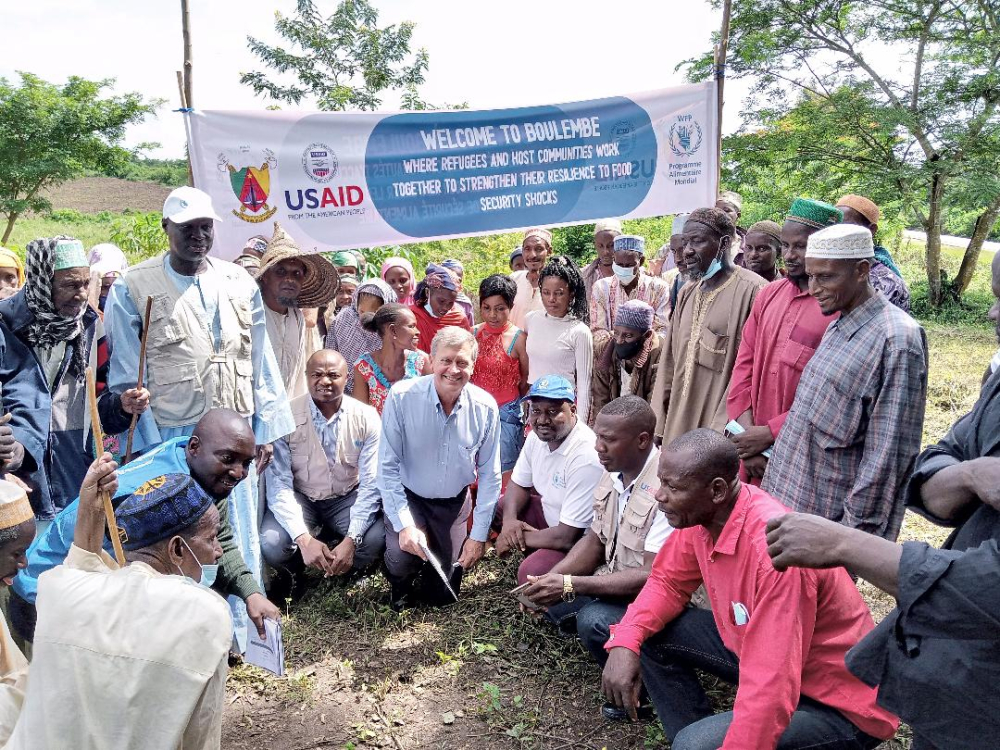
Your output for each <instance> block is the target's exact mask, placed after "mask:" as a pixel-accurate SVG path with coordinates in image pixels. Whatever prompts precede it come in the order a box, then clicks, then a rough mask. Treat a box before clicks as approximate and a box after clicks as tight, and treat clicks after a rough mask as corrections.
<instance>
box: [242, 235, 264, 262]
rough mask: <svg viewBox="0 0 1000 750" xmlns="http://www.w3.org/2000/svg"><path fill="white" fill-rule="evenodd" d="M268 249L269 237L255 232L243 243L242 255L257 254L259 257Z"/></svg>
mask: <svg viewBox="0 0 1000 750" xmlns="http://www.w3.org/2000/svg"><path fill="white" fill-rule="evenodd" d="M266 250H267V237H265V236H264V235H262V234H255V235H254V236H253V237H250V238H249V239H247V241H246V242H245V243H244V244H243V252H241V253H240V255H256V256H257V257H258V258H259V257H261V256H262V255H263V254H264V252H265V251H266Z"/></svg>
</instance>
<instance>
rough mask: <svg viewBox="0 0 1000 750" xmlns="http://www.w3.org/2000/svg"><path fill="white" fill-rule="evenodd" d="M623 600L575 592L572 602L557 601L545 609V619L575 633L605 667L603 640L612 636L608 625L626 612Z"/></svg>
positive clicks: (606, 653)
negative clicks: (603, 598) (618, 600)
mask: <svg viewBox="0 0 1000 750" xmlns="http://www.w3.org/2000/svg"><path fill="white" fill-rule="evenodd" d="M626 609H628V605H626V604H618V603H615V602H608V601H604V600H602V599H595V598H594V597H591V596H578V597H576V599H574V600H573V601H571V602H557V603H556V604H553V605H552V606H551V607H549V609H548V611H547V612H546V613H545V617H546V619H548V620H549V621H550V622H552V623H553V624H555V625H556V626H557V627H558V628H559V629H560V630H562V631H563V632H564V633H572V632H574V631H575V632H576V635H577V637H578V638H579V639H580V642H581V643H582V644H583V647H584V648H585V649H587V651H588V652H589V653H590V655H591V656H593V657H594V660H595V661H596V662H597V663H598V664H599V665H600V667H601V669H604V664H605V662H607V660H608V652H607V651H605V650H604V644H605V643H607V642H608V638H609V637H610V636H611V626H612V625H615V624H617V623H618V622H619V621H620V620H621V619H622V617H624V616H625V610H626Z"/></svg>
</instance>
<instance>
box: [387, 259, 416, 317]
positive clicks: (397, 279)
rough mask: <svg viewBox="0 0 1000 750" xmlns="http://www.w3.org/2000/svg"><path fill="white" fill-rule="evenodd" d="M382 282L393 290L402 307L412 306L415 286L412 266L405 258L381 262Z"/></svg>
mask: <svg viewBox="0 0 1000 750" xmlns="http://www.w3.org/2000/svg"><path fill="white" fill-rule="evenodd" d="M380 275H381V276H382V281H384V282H385V283H386V284H388V285H389V286H391V287H392V288H393V291H395V292H396V297H397V298H398V299H399V303H400V304H402V305H412V304H413V289H414V287H415V286H416V285H417V279H416V274H415V273H413V265H412V264H411V263H410V261H408V260H407V259H406V258H402V257H399V256H396V255H394V256H392V257H391V258H386V259H385V260H384V261H383V262H382V273H381V274H380Z"/></svg>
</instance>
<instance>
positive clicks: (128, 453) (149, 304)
mask: <svg viewBox="0 0 1000 750" xmlns="http://www.w3.org/2000/svg"><path fill="white" fill-rule="evenodd" d="M152 310H153V298H152V297H146V314H145V316H143V319H142V339H141V340H140V342H139V377H138V378H137V379H136V383H135V388H136V390H139V389H141V388H142V376H143V373H145V372H146V339H148V338H149V315H150V313H151V312H152ZM138 423H139V415H138V414H133V415H132V424H130V425H129V426H128V439H127V440H126V441H125V460H124V463H126V464H127V463H128V462H129V461H131V460H132V438H133V437H135V426H136V425H137V424H138Z"/></svg>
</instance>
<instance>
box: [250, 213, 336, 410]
mask: <svg viewBox="0 0 1000 750" xmlns="http://www.w3.org/2000/svg"><path fill="white" fill-rule="evenodd" d="M257 286H259V287H260V294H261V297H262V298H263V300H264V317H265V319H266V321H267V338H268V339H269V340H270V342H271V348H272V349H273V350H274V356H275V358H276V359H277V360H278V368H279V369H280V370H281V377H282V379H283V381H284V383H285V391H286V392H287V393H288V398H289V400H291V399H293V398H297V397H299V396H304V395H305V394H306V393H307V392H308V389H307V388H306V375H305V373H306V360H307V359H309V357H310V356H312V354H313V352H314V351H316V348H317V346H316V344H317V342H316V341H315V340H314V339H315V337H314V336H313V331H314V330H315V329H314V328H310V327H309V326H308V325H307V323H308V321H307V320H306V317H304V315H303V311H302V310H300V308H313V309H315V308H317V307H323V306H325V305H326V304H328V303H329V302H330V300H332V299H333V298H334V297H336V296H337V290H338V287H339V281H338V278H337V271H336V269H335V268H334V267H333V264H331V263H330V261H328V260H327V259H326V258H324V257H323V256H322V255H320V254H319V253H306V252H303V251H302V250H300V249H299V246H298V245H297V244H296V242H295V240H293V239H292V238H291V237H289V236H288V234H287V233H286V232H285V230H284V229H282V228H281V225H280V224H278V222H274V236H272V237H271V240H270V242H268V243H267V250H266V251H265V252H264V255H263V257H262V258H261V259H260V273H258V274H257Z"/></svg>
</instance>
